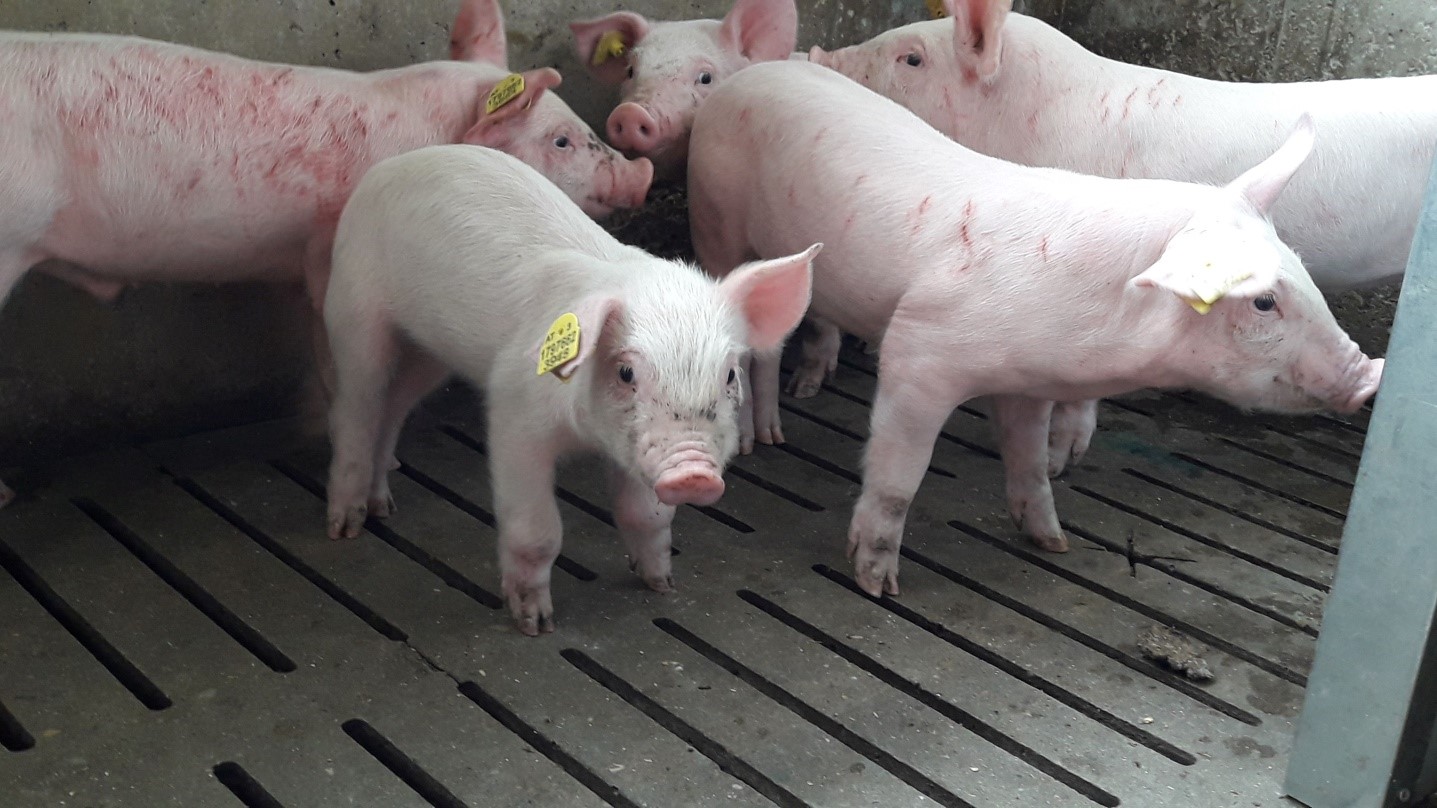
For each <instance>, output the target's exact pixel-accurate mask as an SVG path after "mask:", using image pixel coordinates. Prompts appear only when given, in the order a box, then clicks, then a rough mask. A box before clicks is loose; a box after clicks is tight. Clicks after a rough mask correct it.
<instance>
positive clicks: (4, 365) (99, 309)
mask: <svg viewBox="0 0 1437 808" xmlns="http://www.w3.org/2000/svg"><path fill="white" fill-rule="evenodd" d="M457 5H458V3H457V0H412V2H405V3H390V2H381V0H202V1H201V2H194V0H108V1H107V2H92V1H91V0H53V2H45V3H34V2H21V0H0V27H4V28H13V29H21V30H69V31H99V32H110V33H124V34H138V35H143V36H149V37H154V38H158V39H165V40H171V41H176V42H182V43H186V44H191V45H197V46H200V47H206V48H214V49H218V50H224V51H229V52H232V53H236V54H240V55H243V56H249V57H254V58H261V59H270V60H277V61H287V62H297V63H304V64H318V65H330V66H337V67H345V68H352V69H357V70H368V69H377V68H384V67H391V66H396V65H402V64H408V63H412V62H415V61H420V60H424V59H433V58H439V57H442V56H443V55H444V51H445V44H446V42H447V40H448V26H449V24H450V22H451V19H452V17H453V14H454V11H455V9H456V7H457ZM799 5H800V17H801V19H802V21H803V22H802V27H801V31H800V44H801V45H803V46H807V45H810V44H815V43H816V44H823V45H825V46H837V45H842V44H846V43H849V42H853V41H857V40H860V39H863V38H866V37H868V36H870V35H872V34H873V33H876V32H877V31H879V30H882V29H884V28H886V27H889V26H891V25H895V24H901V23H904V22H909V21H912V20H916V19H921V18H922V17H924V16H925V14H926V11H925V10H924V8H923V4H922V2H921V0H866V1H865V0H800V3H799ZM504 6H505V7H506V9H507V11H508V17H509V30H510V37H511V43H510V44H511V49H510V50H511V59H512V63H513V64H514V65H515V66H516V67H527V66H533V65H539V64H554V65H557V66H558V67H559V68H560V69H561V70H563V71H564V73H565V75H566V83H565V85H564V87H563V88H562V91H561V94H562V95H563V96H564V97H565V98H566V99H567V100H568V101H569V102H570V103H571V104H572V105H573V106H574V107H575V108H576V109H578V110H579V111H580V112H581V114H584V115H586V116H587V117H589V118H590V119H591V120H593V121H598V120H600V119H601V117H602V115H603V113H604V112H605V111H606V110H607V109H608V107H609V106H610V105H611V104H612V96H611V95H610V91H608V90H607V89H605V88H601V87H597V86H595V85H594V84H593V83H592V82H590V81H589V80H588V79H587V76H585V75H584V74H583V71H582V70H581V69H580V68H579V66H578V65H577V64H575V61H574V59H573V58H572V56H571V55H570V51H569V37H568V33H567V30H566V29H565V28H564V27H563V25H562V23H563V22H564V21H567V20H569V19H573V18H577V17H584V16H592V15H598V14H602V13H607V12H609V11H612V10H615V9H618V8H621V7H626V8H631V9H633V10H637V11H640V12H642V13H645V14H648V15H650V16H653V17H656V18H664V17H671V18H685V17H693V16H701V15H708V16H719V15H721V14H722V13H723V11H724V10H726V9H727V8H728V6H729V2H728V0H687V1H681V0H628V2H624V1H623V0H506V2H504ZM1018 8H1019V9H1020V10H1026V11H1029V12H1031V13H1034V14H1037V15H1039V16H1042V17H1044V18H1046V19H1049V20H1050V21H1053V22H1055V23H1056V24H1058V25H1060V26H1061V27H1063V28H1064V29H1065V30H1069V31H1071V32H1072V34H1073V35H1074V36H1075V37H1076V38H1078V39H1079V40H1080V41H1082V42H1083V43H1084V44H1086V45H1088V46H1090V47H1092V48H1093V49H1094V50H1097V51H1098V52H1100V53H1103V54H1105V55H1109V56H1113V57H1115V58H1121V59H1126V60H1130V61H1135V62H1141V63H1145V64H1152V65H1157V66H1161V67H1168V68H1173V69H1178V70H1184V71H1188V72H1192V73H1197V74H1201V75H1210V76H1217V77H1222V78H1229V79H1243V80H1251V79H1264V80H1266V79H1282V80H1288V79H1302V78H1327V77H1343V76H1356V75H1387V74H1398V73H1411V72H1420V71H1424V70H1431V69H1433V67H1434V61H1437V57H1434V55H1433V53H1434V48H1433V43H1434V42H1437V34H1434V31H1433V23H1434V21H1437V9H1434V8H1433V7H1432V6H1430V5H1428V4H1425V3H1422V2H1419V1H1418V0H1381V1H1380V2H1367V1H1366V0H1363V1H1362V2H1358V0H1284V2H1281V3H1278V2H1246V3H1231V2H1217V0H1201V1H1199V0H1183V1H1182V2H1172V1H1171V0H1095V1H1090V2H1079V1H1078V0H1026V2H1024V0H1019V2H1018ZM1395 296H1396V295H1395V290H1385V291H1380V292H1377V293H1368V294H1363V295H1348V296H1344V297H1343V299H1342V300H1340V301H1339V302H1338V305H1337V309H1338V312H1339V315H1340V316H1341V317H1342V318H1343V320H1344V322H1345V323H1346V324H1347V325H1348V327H1349V328H1350V329H1352V330H1353V331H1354V333H1355V335H1356V336H1357V337H1358V339H1359V341H1360V342H1362V343H1363V345H1364V347H1365V348H1367V349H1368V350H1369V351H1378V352H1380V350H1381V348H1382V346H1383V345H1385V342H1386V333H1387V326H1388V324H1389V323H1390V319H1391V302H1392V301H1393V300H1395ZM301 317H302V309H301V308H300V307H299V306H298V303H297V298H295V297H294V296H292V295H290V294H288V293H285V292H282V291H279V290H274V289H267V288H242V289H241V288H234V287H231V288H214V287H194V288H190V287H174V288H146V289H140V290H134V291H131V292H129V293H127V294H126V295H125V296H124V297H122V299H121V300H120V301H119V302H118V303H116V304H115V305H113V306H108V307H107V306H104V305H102V304H100V303H97V302H94V301H92V300H89V299H88V298H87V297H85V296H84V295H82V294H80V293H78V292H76V291H74V290H72V289H69V288H66V287H64V286H63V284H60V283H58V282H55V281H52V280H49V279H45V278H31V279H28V280H27V281H25V282H24V283H23V284H22V285H21V287H20V289H18V290H17V292H16V293H15V295H14V296H13V297H12V299H11V301H10V302H9V303H8V304H7V305H6V306H5V308H4V310H3V312H0V345H3V346H4V349H3V352H0V466H7V465H13V464H20V463H28V462H30V461H31V460H33V459H36V458H38V457H42V456H44V455H46V454H53V453H65V454H68V453H72V452H74V451H77V450H81V449H89V448H95V447H99V446H104V445H108V444H113V443H118V442H124V441H126V440H131V439H139V438H158V437H164V436H172V435H178V434H183V433H186V432H190V431H193V430H196V429H205V428H214V427H219V426H223V425H227V424H232V423H238V422H242V421H250V420H256V419H261V418H266V417H273V416H278V415H283V414H287V413H291V412H294V411H295V410H296V409H298V408H299V407H300V406H301V401H302V398H303V396H302V390H303V389H304V380H305V377H306V373H307V369H308V360H307V357H308V350H307V348H308V343H307V337H306V334H305V331H304V325H303V323H302V321H301Z"/></svg>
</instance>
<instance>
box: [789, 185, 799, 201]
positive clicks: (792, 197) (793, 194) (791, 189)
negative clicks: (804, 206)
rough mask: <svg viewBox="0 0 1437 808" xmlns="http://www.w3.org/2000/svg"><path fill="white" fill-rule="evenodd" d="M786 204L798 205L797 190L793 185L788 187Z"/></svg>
mask: <svg viewBox="0 0 1437 808" xmlns="http://www.w3.org/2000/svg"><path fill="white" fill-rule="evenodd" d="M788 204H790V205H797V204H798V188H797V187H796V186H794V185H789V186H788Z"/></svg>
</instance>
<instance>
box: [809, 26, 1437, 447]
mask: <svg viewBox="0 0 1437 808" xmlns="http://www.w3.org/2000/svg"><path fill="white" fill-rule="evenodd" d="M947 6H948V12H949V15H950V17H951V19H943V20H934V21H930V22H921V23H915V24H912V25H906V26H903V27H900V28H895V29H893V30H891V31H887V32H885V33H883V34H880V35H878V36H876V37H874V38H873V39H871V40H869V41H867V42H864V43H861V44H858V45H853V46H851V47H847V48H843V49H840V50H837V51H833V52H831V53H825V52H823V51H822V50H821V49H818V48H814V49H813V50H812V51H810V53H809V58H810V59H811V60H812V61H814V62H816V63H817V64H821V65H824V66H826V67H831V68H833V69H834V70H837V71H839V72H841V73H843V74H844V75H846V76H848V77H849V78H851V79H854V80H855V81H858V82H859V83H861V84H863V85H864V86H866V87H868V88H869V89H872V90H875V91H877V92H880V93H882V94H884V95H886V96H888V97H890V98H892V99H893V100H895V101H897V102H899V103H900V104H903V105H904V106H906V107H908V108H909V109H911V110H913V111H914V112H915V113H917V114H918V116H919V117H921V118H923V120H925V121H927V122H928V123H929V124H931V125H932V126H934V127H935V128H937V129H938V130H939V131H941V132H943V133H944V134H946V135H948V136H949V137H951V138H953V139H955V140H957V141H958V142H959V143H962V144H963V145H965V146H968V147H969V148H972V149H976V150H977V151H980V152H983V153H984V154H988V155H991V156H994V157H1001V158H1003V159H1005V160H1011V161H1013V162H1015V163H1022V164H1024V165H1037V166H1052V167H1055V168H1066V169H1070V170H1073V171H1080V172H1083V173H1085V174H1097V175H1099V176H1106V177H1150V178H1159V179H1173V180H1186V181H1190V182H1202V183H1208V184H1221V183H1225V182H1229V181H1231V180H1232V178H1233V177H1236V176H1237V175H1238V174H1239V173H1241V172H1242V171H1243V169H1244V168H1246V167H1247V166H1249V165H1252V164H1253V163H1255V162H1257V161H1258V160H1260V159H1262V158H1263V156H1265V155H1267V154H1269V153H1271V152H1272V150H1273V149H1275V148H1276V147H1277V145H1278V144H1279V143H1281V142H1282V140H1283V138H1284V137H1285V136H1286V134H1287V132H1288V130H1289V129H1290V127H1291V125H1292V122H1293V121H1295V120H1297V117H1298V115H1299V114H1301V113H1302V112H1304V111H1306V112H1310V114H1311V115H1312V117H1313V120H1314V122H1315V123H1316V125H1317V128H1318V131H1319V132H1321V137H1320V138H1319V140H1318V142H1317V146H1316V148H1315V149H1314V151H1313V155H1312V158H1311V159H1310V160H1309V161H1308V162H1307V165H1305V166H1304V167H1303V168H1302V169H1301V170H1300V171H1298V172H1297V174H1296V175H1295V176H1294V177H1293V181H1292V184H1291V186H1290V187H1289V188H1288V189H1287V190H1286V191H1285V192H1284V193H1283V195H1282V199H1281V201H1280V202H1279V203H1278V204H1277V205H1275V206H1274V207H1273V210H1272V218H1273V223H1274V225H1276V228H1277V233H1278V235H1279V236H1280V237H1281V238H1282V239H1283V240H1284V241H1286V242H1287V243H1288V244H1289V245H1290V246H1291V247H1292V248H1293V250H1295V251H1296V252H1297V253H1298V254H1299V255H1301V256H1302V259H1303V262H1304V263H1305V264H1306V265H1307V268H1308V270H1309V271H1310V272H1311V273H1312V278H1313V280H1314V281H1315V282H1316V283H1317V286H1318V288H1320V289H1322V290H1323V291H1326V292H1332V291H1340V290H1343V289H1349V288H1353V287H1361V286H1369V285H1374V284H1378V283H1384V282H1388V281H1392V280H1395V279H1396V278H1398V277H1400V276H1401V274H1402V272H1403V270H1404V269H1405V268H1406V264H1407V251H1408V248H1409V246H1410V244H1411V241H1412V235H1413V233H1414V229H1415V227H1416V222H1417V216H1418V212H1419V210H1420V208H1421V205H1422V189H1423V186H1424V184H1425V182H1426V178H1427V167H1428V165H1429V164H1430V162H1431V159H1432V152H1433V144H1434V142H1437V76H1415V77H1404V78H1383V79H1355V80H1343V81H1316V82H1300V83H1289V84H1248V83H1237V82H1223V81H1212V80H1208V79H1202V78H1197V77H1194V76H1185V75H1182V74H1180V73H1173V72H1170V71H1166V70H1157V69H1153V68H1149V67H1140V66H1137V65H1130V64H1124V63H1122V62H1116V61H1113V60H1111V59H1105V58H1103V57H1100V56H1098V55H1096V54H1094V53H1091V52H1089V51H1087V50H1086V49H1084V48H1083V47H1082V46H1081V45H1079V44H1078V43H1076V42H1074V41H1073V40H1072V39H1070V38H1068V37H1067V36H1066V35H1064V34H1062V33H1060V32H1059V31H1057V30H1056V29H1054V28H1053V27H1051V26H1049V25H1048V24H1046V23H1044V22H1042V21H1040V20H1037V19H1034V18H1032V17H1027V16H1024V15H1022V14H1010V13H1009V8H1010V7H1011V0H956V1H955V0H949V2H948V3H947ZM915 63H916V64H915ZM1096 423H1097V411H1096V402H1091V401H1089V402H1083V403H1072V404H1059V405H1058V406H1057V407H1056V408H1055V410H1054V415H1053V425H1052V445H1051V449H1052V451H1051V453H1050V454H1051V456H1050V459H1049V466H1050V472H1051V473H1053V474H1054V475H1056V474H1058V473H1060V472H1061V470H1062V469H1063V467H1064V465H1065V464H1067V463H1068V462H1070V461H1073V462H1076V461H1077V460H1078V459H1079V458H1081V457H1082V455H1083V452H1084V451H1085V450H1086V449H1087V446H1088V441H1089V439H1090V437H1091V435H1092V432H1093V429H1094V427H1095V425H1096Z"/></svg>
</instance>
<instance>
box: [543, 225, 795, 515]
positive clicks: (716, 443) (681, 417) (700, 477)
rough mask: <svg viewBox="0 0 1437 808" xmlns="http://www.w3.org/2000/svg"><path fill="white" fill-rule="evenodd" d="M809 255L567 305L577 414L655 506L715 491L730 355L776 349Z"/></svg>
mask: <svg viewBox="0 0 1437 808" xmlns="http://www.w3.org/2000/svg"><path fill="white" fill-rule="evenodd" d="M818 249H819V247H818V245H815V246H814V247H811V248H809V250H807V251H806V252H804V253H800V254H798V255H794V256H789V257H786V258H780V259H776V260H772V261H760V262H755V263H752V264H748V265H745V266H743V267H740V268H739V269H738V270H735V271H734V272H733V273H732V274H730V275H729V276H728V277H727V278H725V279H724V280H723V281H722V282H717V283H716V282H714V281H713V280H711V279H709V278H707V277H705V276H703V275H702V273H700V272H699V271H698V270H697V269H696V268H693V267H672V268H669V269H666V271H665V272H663V273H661V274H660V276H659V277H660V278H661V280H660V281H659V282H657V283H647V284H642V285H638V286H636V287H634V288H630V289H628V290H627V292H626V293H625V294H623V295H622V296H618V295H612V294H603V293H601V294H596V295H593V296H590V297H588V298H585V299H584V300H581V301H579V303H578V304H577V305H576V307H575V310H574V311H575V315H576V316H577V317H578V319H579V333H580V338H579V339H580V348H579V354H578V356H577V357H576V358H575V360H574V361H573V362H571V363H570V364H569V365H566V366H565V367H564V368H563V371H564V375H566V376H567V375H572V374H576V372H577V375H575V379H576V382H577V383H578V384H580V385H581V386H582V387H581V392H580V393H579V396H580V402H581V403H580V405H579V413H578V414H577V418H578V419H579V420H582V421H583V422H584V423H585V424H586V427H585V431H586V432H587V433H589V434H591V435H594V436H595V438H596V440H597V441H598V442H599V443H600V444H601V446H602V448H603V449H604V451H605V453H606V454H607V455H608V456H609V457H610V458H611V459H613V460H614V461H615V462H616V463H618V464H619V466H620V467H622V468H623V469H624V470H625V471H626V472H627V473H629V474H630V475H631V476H633V477H634V478H635V479H638V480H642V481H644V483H645V484H647V485H651V486H653V489H654V493H655V494H656V495H657V496H658V499H659V501H660V502H663V503H664V504H666V505H681V504H685V503H694V504H699V505H708V504H712V503H713V502H714V501H716V500H717V499H718V498H719V497H720V496H721V495H722V494H723V490H724V486H723V478H722V474H723V469H724V466H726V465H727V464H728V461H729V460H730V459H731V458H732V457H733V455H734V453H735V452H736V451H737V450H738V423H737V408H738V405H739V404H740V403H741V401H742V396H743V393H742V387H741V385H740V378H739V373H740V369H739V359H740V358H741V357H742V356H743V354H744V353H745V352H746V351H747V350H749V349H750V348H756V349H760V350H772V349H774V348H776V347H777V346H779V345H781V344H782V342H783V339H784V337H785V336H786V335H787V334H788V332H789V331H791V330H792V329H793V328H794V327H795V326H796V325H797V324H798V321H799V319H800V318H801V317H802V316H803V312H804V311H805V310H806V309H807V308H808V301H809V293H810V289H811V284H812V269H811V263H812V260H813V256H814V255H816V254H817V253H818ZM586 335H587V336H586ZM531 354H532V355H533V356H537V348H536V349H535V351H533V352H531Z"/></svg>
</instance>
